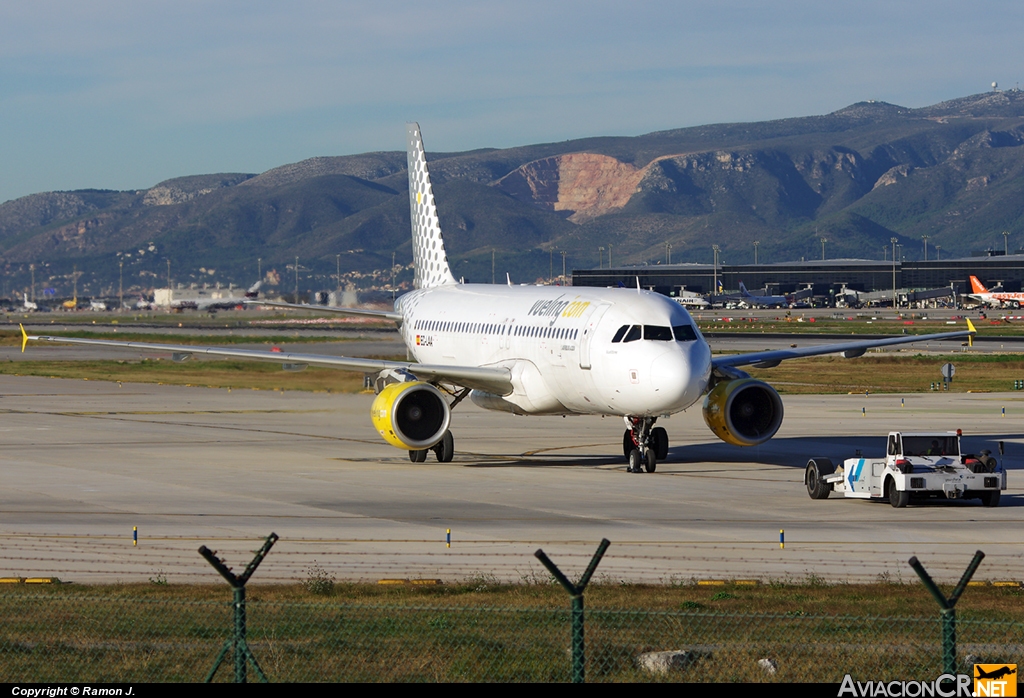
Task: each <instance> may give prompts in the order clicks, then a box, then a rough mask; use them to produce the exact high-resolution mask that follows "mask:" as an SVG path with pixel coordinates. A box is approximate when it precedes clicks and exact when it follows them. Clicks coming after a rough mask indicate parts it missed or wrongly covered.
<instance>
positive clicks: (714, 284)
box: [711, 245, 722, 296]
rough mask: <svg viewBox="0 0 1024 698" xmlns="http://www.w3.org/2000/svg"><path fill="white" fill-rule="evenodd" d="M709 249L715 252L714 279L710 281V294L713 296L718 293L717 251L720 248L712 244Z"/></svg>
mask: <svg viewBox="0 0 1024 698" xmlns="http://www.w3.org/2000/svg"><path fill="white" fill-rule="evenodd" d="M711 250H712V251H713V252H714V253H715V262H714V280H713V281H712V291H711V295H712V296H714V295H715V294H717V293H718V253H719V252H720V251H721V250H722V248H721V247H719V246H718V245H712V246H711Z"/></svg>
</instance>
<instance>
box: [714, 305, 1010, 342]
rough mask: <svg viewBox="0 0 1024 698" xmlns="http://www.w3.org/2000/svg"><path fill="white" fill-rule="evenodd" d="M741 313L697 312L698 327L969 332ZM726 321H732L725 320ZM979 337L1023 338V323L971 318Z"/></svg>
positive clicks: (893, 321)
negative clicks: (749, 315) (752, 315)
mask: <svg viewBox="0 0 1024 698" xmlns="http://www.w3.org/2000/svg"><path fill="white" fill-rule="evenodd" d="M743 312H744V311H742V310H725V311H715V312H714V313H713V314H712V313H708V312H704V313H696V314H695V317H696V319H697V324H698V326H699V327H700V331H701V332H702V333H704V334H706V335H707V334H712V335H722V334H744V335H746V334H762V333H763V334H808V335H835V336H837V337H842V336H847V335H899V334H938V333H941V332H956V331H958V330H965V329H967V323H965V322H964V321H963V320H958V321H957V323H956V324H955V325H947V324H946V320H945V319H942V320H928V319H922V318H921V314H920V313H914V314H913V316H911V315H907V316H906V317H904V318H895V317H894V316H893V315H892V314H891V313H887V314H886V316H884V317H876V316H868V315H865V316H859V317H858V316H857V315H855V314H849V315H843V317H842V318H830V317H816V318H814V319H813V322H812V321H811V319H810V318H807V319H804V320H802V319H801V318H800V317H799V316H796V315H794V316H790V317H786V316H785V315H779V316H777V317H770V318H766V317H757V318H751V317H747V316H745V315H744V314H743ZM723 318H730V319H729V320H723ZM971 321H972V322H973V323H974V326H975V329H977V331H978V336H979V337H987V336H994V337H1020V336H1022V335H1024V321H1011V320H1000V319H999V318H998V317H997V316H996V315H995V314H994V313H992V314H990V315H989V319H987V320H980V319H978V318H971Z"/></svg>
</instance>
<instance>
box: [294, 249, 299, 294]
mask: <svg viewBox="0 0 1024 698" xmlns="http://www.w3.org/2000/svg"><path fill="white" fill-rule="evenodd" d="M295 302H296V303H298V302H299V258H298V257H296V258H295Z"/></svg>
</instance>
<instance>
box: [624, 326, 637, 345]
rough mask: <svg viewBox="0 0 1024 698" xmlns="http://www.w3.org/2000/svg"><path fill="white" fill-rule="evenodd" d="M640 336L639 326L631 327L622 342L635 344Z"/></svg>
mask: <svg viewBox="0 0 1024 698" xmlns="http://www.w3.org/2000/svg"><path fill="white" fill-rule="evenodd" d="M640 335H641V325H633V326H632V327H630V328H629V332H627V333H626V336H625V337H624V338H623V339H622V341H623V342H635V341H637V340H638V339H640Z"/></svg>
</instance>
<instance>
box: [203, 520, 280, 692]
mask: <svg viewBox="0 0 1024 698" xmlns="http://www.w3.org/2000/svg"><path fill="white" fill-rule="evenodd" d="M276 542H277V534H276V533H271V534H270V535H269V536H267V539H266V540H265V541H264V542H263V547H262V548H260V549H259V550H258V551H256V557H254V558H253V559H252V562H250V563H249V566H248V567H246V568H245V571H244V572H242V574H240V575H236V574H234V573H233V572H232V571H231V568H229V567H228V566H227V565H225V564H224V561H223V560H221V559H220V558H218V557H217V551H216V550H210V549H209V548H207V547H206V546H205V545H201V546H199V554H200V555H202V556H203V558H205V559H206V561H207V562H209V563H210V564H211V565H213V568H214V569H215V570H217V571H218V572H220V575H221V576H222V577H224V579H226V580H228V584H230V585H231V589H232V591H233V592H234V604H233V605H234V607H235V623H234V633H233V635H234V637H233V638H232V639H230V640H228V641H227V642H226V643H224V647H223V648H222V649H221V651H220V654H218V655H217V659H216V661H214V663H213V668H212V669H210V673H209V674H207V675H206V683H210V682H211V681H213V677H214V675H215V674H216V673H217V669H219V668H220V665H221V664H222V663H223V662H224V658H225V657H226V656H227V654H228V650H229V649H232V648H234V650H235V652H234V660H235V683H246V679H247V677H246V670H247V669H248V663H249V662H252V666H253V668H254V669H255V670H256V675H257V676H259V678H260V681H262V682H263V683H267V677H266V675H265V674H264V673H263V669H261V668H260V665H259V662H257V661H256V657H255V656H254V655H253V653H252V652H251V651H250V650H249V645H248V644H247V643H246V641H245V635H246V618H245V583H246V582H248V581H249V577H251V576H252V574H253V572H255V571H256V568H257V567H259V566H260V563H261V562H263V558H264V557H266V556H267V553H268V552H270V549H271V548H272V547H273V545H274V543H276Z"/></svg>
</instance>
